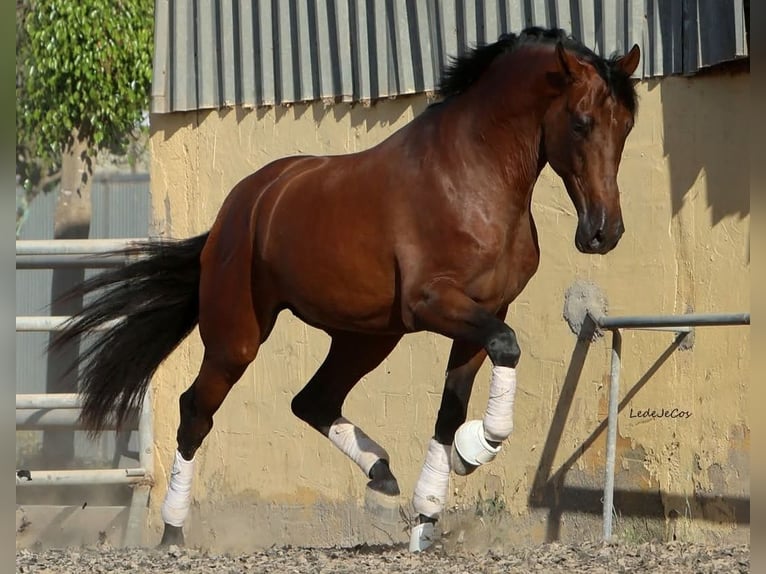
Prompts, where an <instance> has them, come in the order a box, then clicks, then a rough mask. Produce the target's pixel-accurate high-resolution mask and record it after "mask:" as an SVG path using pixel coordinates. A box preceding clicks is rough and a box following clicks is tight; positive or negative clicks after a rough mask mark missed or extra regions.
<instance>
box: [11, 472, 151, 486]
mask: <svg viewBox="0 0 766 574" xmlns="http://www.w3.org/2000/svg"><path fill="white" fill-rule="evenodd" d="M29 474H30V476H31V478H32V480H26V479H21V478H18V477H17V478H16V486H45V485H56V486H84V485H93V484H136V483H141V482H143V481H144V480H145V475H146V471H145V470H144V469H143V468H99V469H89V470H31V471H29Z"/></svg>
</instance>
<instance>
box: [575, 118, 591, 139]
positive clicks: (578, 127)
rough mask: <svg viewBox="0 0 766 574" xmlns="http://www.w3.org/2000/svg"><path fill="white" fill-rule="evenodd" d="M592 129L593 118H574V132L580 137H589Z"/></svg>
mask: <svg viewBox="0 0 766 574" xmlns="http://www.w3.org/2000/svg"><path fill="white" fill-rule="evenodd" d="M592 127H593V118H591V117H589V116H582V115H579V114H577V115H574V116H572V131H573V132H574V133H576V134H577V135H578V136H586V135H588V132H590V130H591V128H592Z"/></svg>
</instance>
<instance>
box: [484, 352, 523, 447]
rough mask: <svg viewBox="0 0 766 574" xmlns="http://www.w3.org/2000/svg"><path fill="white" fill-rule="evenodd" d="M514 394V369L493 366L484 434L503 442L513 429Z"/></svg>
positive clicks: (487, 437)
mask: <svg viewBox="0 0 766 574" xmlns="http://www.w3.org/2000/svg"><path fill="white" fill-rule="evenodd" d="M515 396H516V369H514V368H512V367H497V366H496V367H493V368H492V380H491V382H490V384H489V400H488V401H487V410H486V411H485V413H484V436H485V438H486V439H487V440H491V441H494V442H503V441H504V440H505V439H507V438H508V437H509V436H511V432H512V431H513V402H514V398H515Z"/></svg>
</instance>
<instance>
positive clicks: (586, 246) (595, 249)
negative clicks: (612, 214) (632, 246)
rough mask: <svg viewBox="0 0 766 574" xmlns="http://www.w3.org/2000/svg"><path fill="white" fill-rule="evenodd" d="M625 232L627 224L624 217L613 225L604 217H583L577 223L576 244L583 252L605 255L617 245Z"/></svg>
mask: <svg viewBox="0 0 766 574" xmlns="http://www.w3.org/2000/svg"><path fill="white" fill-rule="evenodd" d="M623 233H625V225H624V224H623V222H622V218H619V219H618V220H617V222H616V223H613V224H611V225H610V224H609V222H606V221H604V220H603V219H602V218H598V219H595V218H582V219H580V221H579V222H578V225H577V233H575V246H576V247H577V249H578V250H579V251H581V252H582V253H597V254H601V255H603V254H605V253H609V252H610V251H611V250H612V249H614V248H615V247H617V244H618V243H619V242H620V238H621V237H622V234H623Z"/></svg>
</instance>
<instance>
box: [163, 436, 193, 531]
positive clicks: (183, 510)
mask: <svg viewBox="0 0 766 574" xmlns="http://www.w3.org/2000/svg"><path fill="white" fill-rule="evenodd" d="M193 478H194V459H193V458H192V459H191V460H184V458H183V457H182V456H181V453H180V452H178V451H176V454H175V459H174V460H173V470H172V471H171V472H170V484H169V485H168V492H167V494H166V495H165V502H163V504H162V520H163V521H164V522H165V523H166V524H170V525H171V526H179V527H180V526H183V525H184V521H185V520H186V516H187V515H188V514H189V505H190V504H191V487H192V480H193Z"/></svg>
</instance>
